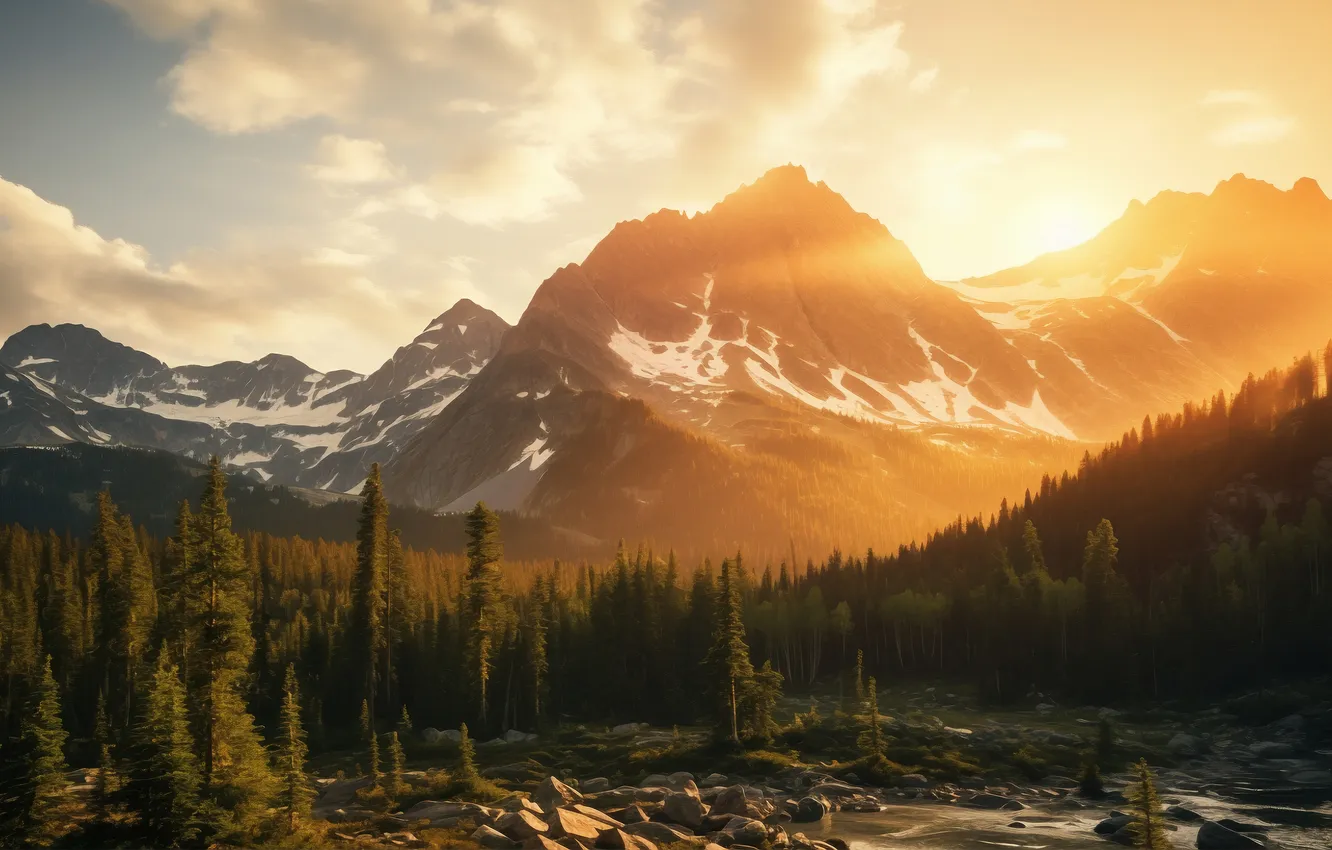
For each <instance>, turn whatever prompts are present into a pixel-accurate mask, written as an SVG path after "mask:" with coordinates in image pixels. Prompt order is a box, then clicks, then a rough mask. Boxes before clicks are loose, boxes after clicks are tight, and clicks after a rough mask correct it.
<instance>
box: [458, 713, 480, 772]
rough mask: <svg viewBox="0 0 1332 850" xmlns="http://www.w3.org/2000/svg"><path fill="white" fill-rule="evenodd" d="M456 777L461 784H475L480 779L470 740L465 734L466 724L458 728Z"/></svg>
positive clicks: (474, 752)
mask: <svg viewBox="0 0 1332 850" xmlns="http://www.w3.org/2000/svg"><path fill="white" fill-rule="evenodd" d="M458 734H459V736H460V737H459V738H458V775H457V779H458V780H459V781H461V782H475V781H477V780H478V779H480V778H481V774H479V773H477V770H476V751H475V750H473V749H472V739H471V737H470V736H469V735H468V734H467V724H466V723H464V724H462V725H461V726H459V727H458Z"/></svg>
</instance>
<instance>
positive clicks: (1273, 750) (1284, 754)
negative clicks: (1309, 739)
mask: <svg viewBox="0 0 1332 850" xmlns="http://www.w3.org/2000/svg"><path fill="white" fill-rule="evenodd" d="M1249 752H1251V753H1253V755H1254V757H1256V758H1260V759H1288V758H1290V757H1291V756H1293V755H1295V748H1294V747H1292V746H1291V745H1290V744H1286V743H1283V742H1281V741H1258V742H1257V743H1254V744H1250V745H1249Z"/></svg>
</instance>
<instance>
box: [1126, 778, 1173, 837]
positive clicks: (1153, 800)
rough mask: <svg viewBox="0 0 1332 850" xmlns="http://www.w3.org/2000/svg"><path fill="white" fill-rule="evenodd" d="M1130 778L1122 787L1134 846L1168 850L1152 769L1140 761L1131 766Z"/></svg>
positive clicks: (1163, 816) (1162, 814)
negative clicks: (1130, 821)
mask: <svg viewBox="0 0 1332 850" xmlns="http://www.w3.org/2000/svg"><path fill="white" fill-rule="evenodd" d="M1132 774H1133V777H1132V779H1131V780H1130V781H1129V784H1128V785H1126V786H1125V787H1124V797H1125V798H1126V799H1127V801H1128V804H1129V807H1130V811H1131V813H1132V815H1133V821H1132V823H1130V824H1129V833H1130V834H1131V835H1132V836H1133V846H1134V847H1140V848H1145V850H1169V848H1170V846H1171V845H1170V837H1169V835H1168V834H1167V832H1166V826H1165V813H1164V812H1163V811H1162V808H1161V798H1160V797H1158V796H1157V794H1156V782H1155V780H1154V779H1153V777H1152V769H1151V768H1150V767H1148V766H1147V760H1146V759H1139V760H1138V763H1137V764H1135V765H1133V769H1132Z"/></svg>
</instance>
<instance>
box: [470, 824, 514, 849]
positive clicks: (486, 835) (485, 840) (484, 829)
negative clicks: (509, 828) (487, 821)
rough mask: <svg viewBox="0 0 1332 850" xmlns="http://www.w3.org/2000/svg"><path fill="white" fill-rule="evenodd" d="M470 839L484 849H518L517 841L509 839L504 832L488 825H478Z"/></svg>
mask: <svg viewBox="0 0 1332 850" xmlns="http://www.w3.org/2000/svg"><path fill="white" fill-rule="evenodd" d="M472 840H473V841H475V842H476V843H477V844H480V845H481V846H482V847H485V848H486V850H518V842H516V841H512V840H510V839H509V838H508V837H507V836H506V835H505V834H504V833H502V832H499V831H498V830H495V829H492V828H491V827H488V826H479V827H477V828H476V832H473V833H472Z"/></svg>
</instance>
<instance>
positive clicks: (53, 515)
mask: <svg viewBox="0 0 1332 850" xmlns="http://www.w3.org/2000/svg"><path fill="white" fill-rule="evenodd" d="M207 469H208V468H207V466H206V465H204V464H202V463H199V462H197V461H194V460H190V459H189V458H185V457H181V456H180V455H175V454H171V453H169V452H165V451H156V450H151V449H135V448H123V447H116V448H112V447H104V446H91V445H84V444H80V443H73V444H69V445H65V446H59V447H47V448H22V447H6V448H0V525H9V524H15V525H21V526H24V527H25V528H31V529H42V530H51V531H54V532H56V533H57V534H60V535H64V534H71V535H74V536H75V537H80V538H86V537H87V536H88V535H89V534H91V533H92V531H93V526H94V524H95V523H96V520H97V512H96V505H97V494H98V492H100V491H102V490H106V491H108V492H109V493H110V494H111V497H112V498H113V499H114V500H115V501H116V503H117V504H118V505H120V506H121V507H122V509H123V510H124V511H125V513H126V514H128V515H129V516H132V517H134V521H135V523H136V525H139V526H142V527H143V528H145V529H146V530H147V531H148V533H149V534H151V535H153V536H157V537H166V536H169V535H171V534H173V533H174V532H175V528H176V514H177V509H178V508H179V506H180V503H181V501H182V500H184V499H192V500H197V498H198V495H199V487H200V481H201V478H202V477H203V476H204V474H205V473H206V472H207ZM228 500H229V502H230V509H231V513H232V516H233V518H234V520H235V523H236V528H237V530H239V531H242V532H255V533H262V534H272V535H274V536H277V537H301V538H304V539H306V540H327V541H329V542H336V543H345V542H351V541H352V540H355V537H356V516H357V513H358V512H359V510H360V508H359V506H358V503H357V501H356V499H354V498H350V497H342V496H338V495H335V494H331V493H326V492H323V491H316V490H301V489H294V488H288V487H282V486H273V485H266V484H261V483H259V482H258V481H255V480H253V479H249V478H241V477H237V478H236V479H235V480H234V481H233V483H232V486H231V487H230V488H229V490H228ZM503 517H504V524H505V531H506V533H507V536H508V538H509V549H510V552H511V554H512V556H513V557H515V558H536V557H552V556H564V557H576V556H588V557H592V556H600V555H605V554H609V553H610V552H612V551H614V550H613V545H608V546H609V548H607V550H606V552H601V551H600V550H599V549H597V548H596V547H595V543H596V541H592V540H590V539H589V538H574V537H572V536H570V535H568V534H565V533H561V532H558V531H557V530H555V529H553V528H552V527H551V525H550V524H549V523H547V522H545V521H544V520H539V519H535V518H528V517H521V516H517V515H514V514H504V515H503ZM393 522H394V527H395V528H398V529H401V531H402V539H403V542H404V543H405V544H406V545H407V546H410V547H412V548H414V549H420V550H425V549H434V550H436V551H440V552H454V551H460V550H461V549H462V547H463V544H464V542H465V540H466V536H465V535H464V533H463V520H462V516H461V515H452V516H436V515H434V514H433V513H431V512H429V511H424V510H420V509H417V508H401V509H395V510H394V515H393Z"/></svg>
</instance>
